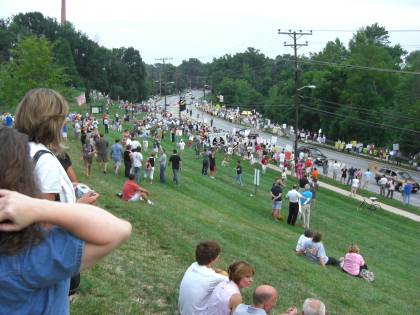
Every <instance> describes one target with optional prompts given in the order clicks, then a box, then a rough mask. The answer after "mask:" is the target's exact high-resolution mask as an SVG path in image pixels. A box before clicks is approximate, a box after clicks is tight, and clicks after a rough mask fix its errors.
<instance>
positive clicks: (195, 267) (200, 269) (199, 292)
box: [178, 241, 229, 315]
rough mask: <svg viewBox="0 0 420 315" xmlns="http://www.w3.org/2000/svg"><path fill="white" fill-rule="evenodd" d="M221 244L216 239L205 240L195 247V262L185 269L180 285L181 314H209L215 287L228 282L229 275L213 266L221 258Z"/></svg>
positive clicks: (179, 303) (179, 301) (179, 304)
mask: <svg viewBox="0 0 420 315" xmlns="http://www.w3.org/2000/svg"><path fill="white" fill-rule="evenodd" d="M219 255H220V246H219V244H218V243H217V242H215V241H203V242H201V243H199V244H198V245H197V247H196V249H195V260H196V261H195V262H193V263H192V264H191V265H190V266H189V267H188V269H187V270H186V271H185V273H184V276H183V277H182V280H181V284H180V286H179V298H178V308H179V309H178V310H179V314H180V315H202V314H207V308H208V302H209V299H210V296H211V294H212V292H213V290H214V288H215V287H216V286H217V285H218V284H219V283H220V282H227V281H228V280H229V279H228V277H227V276H225V275H222V274H221V271H219V270H216V269H214V268H213V265H214V264H215V263H216V262H217V261H218V260H219Z"/></svg>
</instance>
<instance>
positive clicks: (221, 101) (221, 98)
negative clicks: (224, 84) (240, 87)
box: [219, 94, 223, 103]
mask: <svg viewBox="0 0 420 315" xmlns="http://www.w3.org/2000/svg"><path fill="white" fill-rule="evenodd" d="M219 101H220V103H223V95H222V94H220V95H219Z"/></svg>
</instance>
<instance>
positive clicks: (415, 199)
mask: <svg viewBox="0 0 420 315" xmlns="http://www.w3.org/2000/svg"><path fill="white" fill-rule="evenodd" d="M193 96H194V97H195V100H194V101H198V99H199V98H200V97H202V96H203V92H202V91H193ZM178 100H179V97H178V96H169V97H167V104H169V105H168V111H170V112H172V113H173V114H174V115H176V116H177V115H178V105H177V102H178ZM188 102H189V98H188V97H187V104H188ZM158 104H161V105H163V100H161V101H159V102H158ZM188 108H189V109H192V111H193V114H192V118H193V119H195V120H199V121H202V122H207V123H209V122H210V119H211V118H213V125H214V126H215V127H217V128H219V129H223V130H226V131H229V132H231V131H232V130H233V128H235V129H236V130H239V129H243V128H244V127H243V126H241V125H237V124H233V123H231V122H228V121H226V120H223V119H219V118H217V117H214V116H210V115H207V114H206V113H203V112H202V111H200V110H198V109H196V108H195V107H194V106H192V105H189V106H188ZM183 115H186V113H185V112H183ZM197 117H198V118H197ZM259 135H260V137H261V138H263V139H271V136H272V135H271V134H268V133H265V132H259ZM277 145H278V146H280V147H285V146H286V145H291V146H292V147H293V141H291V140H290V139H288V138H285V137H277ZM321 151H322V152H323V153H324V154H325V155H326V156H327V157H328V159H329V160H337V161H339V162H341V163H345V164H346V166H347V168H349V167H350V166H353V167H356V168H361V169H362V170H365V169H367V168H368V163H370V162H372V161H371V160H368V159H364V158H360V157H356V156H351V155H347V154H343V153H340V152H337V151H334V150H329V149H324V148H322V149H321ZM374 163H375V164H379V165H380V166H381V165H384V166H388V165H386V164H381V163H380V162H376V161H375V162H374ZM320 173H322V170H320ZM410 174H411V175H412V176H413V178H414V179H415V180H416V181H419V180H420V172H415V171H410ZM328 175H329V176H330V177H332V170H331V167H330V170H329V174H328ZM368 190H369V191H372V192H375V193H379V186H378V185H377V184H376V182H375V181H374V180H372V183H370V184H369V186H368ZM394 198H395V199H397V200H400V201H402V195H401V193H398V192H395V193H394ZM411 203H412V204H413V205H415V206H420V192H418V193H416V194H412V196H411Z"/></svg>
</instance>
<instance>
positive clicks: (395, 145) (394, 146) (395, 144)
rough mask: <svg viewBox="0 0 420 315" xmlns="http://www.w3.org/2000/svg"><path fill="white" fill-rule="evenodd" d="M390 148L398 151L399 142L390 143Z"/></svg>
mask: <svg viewBox="0 0 420 315" xmlns="http://www.w3.org/2000/svg"><path fill="white" fill-rule="evenodd" d="M392 150H394V151H399V150H400V144H399V143H394V144H393V145H392Z"/></svg>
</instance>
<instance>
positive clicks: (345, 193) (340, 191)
mask: <svg viewBox="0 0 420 315" xmlns="http://www.w3.org/2000/svg"><path fill="white" fill-rule="evenodd" d="M267 166H268V168H270V169H272V170H275V171H280V169H279V167H277V166H275V165H272V164H268V165H267ZM288 173H289V175H290V172H288ZM318 184H319V186H320V187H322V188H325V189H328V190H331V191H334V192H336V193H337V194H340V195H343V196H346V197H349V194H350V193H349V192H348V191H347V190H344V189H341V188H338V187H335V186H333V185H330V184H327V183H323V182H321V181H318ZM350 198H353V199H356V200H359V201H360V202H362V201H363V200H364V199H366V197H362V196H359V195H356V196H355V197H350ZM378 204H379V205H380V206H381V208H382V210H385V211H388V212H391V213H394V214H397V215H400V216H403V217H405V218H407V219H410V220H413V221H416V222H420V216H419V215H416V214H414V213H411V212H407V211H404V210H401V209H398V208H395V207H392V206H389V205H387V204H384V203H381V202H378Z"/></svg>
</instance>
